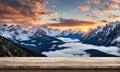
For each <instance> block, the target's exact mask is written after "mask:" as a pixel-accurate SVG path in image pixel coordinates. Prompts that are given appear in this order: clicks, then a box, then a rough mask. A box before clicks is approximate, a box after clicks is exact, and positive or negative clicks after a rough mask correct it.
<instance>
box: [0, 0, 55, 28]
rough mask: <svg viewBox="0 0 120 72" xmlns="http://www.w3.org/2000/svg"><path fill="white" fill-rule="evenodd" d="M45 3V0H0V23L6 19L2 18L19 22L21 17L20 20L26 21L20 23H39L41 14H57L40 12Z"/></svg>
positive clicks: (44, 7)
mask: <svg viewBox="0 0 120 72" xmlns="http://www.w3.org/2000/svg"><path fill="white" fill-rule="evenodd" d="M46 5H47V2H46V1H45V0H0V20H2V21H0V23H2V22H3V21H6V20H3V19H7V20H8V19H9V20H11V21H13V22H11V23H16V21H18V23H19V19H22V20H23V21H22V22H26V23H21V24H23V25H25V24H30V25H33V26H34V25H39V24H40V23H41V19H40V18H41V16H50V15H57V13H56V12H42V11H43V10H44V9H46ZM13 19H14V20H13ZM5 23H10V22H8V21H6V22H5ZM27 26H29V25H27Z"/></svg>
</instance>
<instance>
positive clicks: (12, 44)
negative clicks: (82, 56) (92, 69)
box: [0, 21, 120, 57]
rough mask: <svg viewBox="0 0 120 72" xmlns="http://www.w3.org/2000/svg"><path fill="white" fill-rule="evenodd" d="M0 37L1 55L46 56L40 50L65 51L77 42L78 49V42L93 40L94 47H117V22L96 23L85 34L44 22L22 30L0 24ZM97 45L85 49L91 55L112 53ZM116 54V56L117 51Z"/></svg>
mask: <svg viewBox="0 0 120 72" xmlns="http://www.w3.org/2000/svg"><path fill="white" fill-rule="evenodd" d="M61 39H62V40H61ZM0 40H1V43H0V48H1V49H0V52H1V56H4V55H2V54H5V56H45V55H42V54H41V53H42V52H50V53H51V52H52V51H56V50H58V51H59V50H62V51H63V52H64V49H67V50H68V49H69V48H71V47H72V48H75V46H76V45H78V47H76V48H78V50H79V49H82V48H81V46H79V45H83V47H84V46H87V45H84V44H92V45H96V47H97V46H114V47H115V48H116V47H119V48H120V22H119V21H117V22H112V23H110V24H107V25H106V26H103V27H98V28H96V29H94V30H91V32H90V33H89V34H88V35H84V33H83V32H81V31H78V32H76V31H73V30H64V31H61V30H58V29H52V28H48V27H47V26H44V25H43V26H37V27H33V28H31V29H29V30H25V29H24V28H22V27H20V26H13V25H11V26H8V25H6V24H0ZM72 40H75V41H77V43H76V42H73V43H71V44H72V45H75V46H72V45H71V44H70V42H71V41H72ZM4 41H5V42H4ZM81 43H84V44H81ZM69 44H70V45H69ZM64 45H65V46H64ZM93 47H94V46H93ZM96 49H97V48H95V49H91V48H90V49H88V50H85V51H84V52H87V53H89V54H90V55H91V56H103V57H104V56H114V55H109V53H108V54H107V52H106V53H104V51H102V50H101V51H99V50H96ZM116 50H117V48H116ZM98 51H99V54H98ZM117 52H118V51H117ZM76 53H78V52H76ZM87 53H86V54H87ZM67 54H68V53H67ZM111 54H112V53H111ZM78 55H79V53H78ZM117 55H118V56H119V53H118V54H117Z"/></svg>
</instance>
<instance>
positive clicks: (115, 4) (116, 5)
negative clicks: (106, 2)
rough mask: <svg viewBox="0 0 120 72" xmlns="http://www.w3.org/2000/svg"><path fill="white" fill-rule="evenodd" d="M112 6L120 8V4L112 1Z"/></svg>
mask: <svg viewBox="0 0 120 72" xmlns="http://www.w3.org/2000/svg"><path fill="white" fill-rule="evenodd" d="M111 7H112V8H119V5H118V4H117V3H111Z"/></svg>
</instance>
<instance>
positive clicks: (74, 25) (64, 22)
mask: <svg viewBox="0 0 120 72" xmlns="http://www.w3.org/2000/svg"><path fill="white" fill-rule="evenodd" d="M51 20H52V21H56V22H57V23H50V24H46V25H47V26H48V27H51V28H57V29H60V30H68V29H72V30H77V31H79V30H81V31H86V32H87V31H89V29H90V28H95V27H96V26H97V24H96V23H95V22H92V21H80V20H77V19H63V18H60V19H51Z"/></svg>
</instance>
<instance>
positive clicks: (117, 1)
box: [112, 0, 120, 3]
mask: <svg viewBox="0 0 120 72" xmlns="http://www.w3.org/2000/svg"><path fill="white" fill-rule="evenodd" d="M112 1H113V2H116V3H120V0H112Z"/></svg>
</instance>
